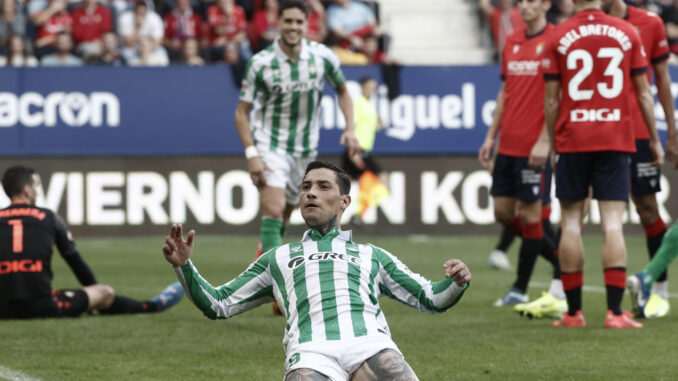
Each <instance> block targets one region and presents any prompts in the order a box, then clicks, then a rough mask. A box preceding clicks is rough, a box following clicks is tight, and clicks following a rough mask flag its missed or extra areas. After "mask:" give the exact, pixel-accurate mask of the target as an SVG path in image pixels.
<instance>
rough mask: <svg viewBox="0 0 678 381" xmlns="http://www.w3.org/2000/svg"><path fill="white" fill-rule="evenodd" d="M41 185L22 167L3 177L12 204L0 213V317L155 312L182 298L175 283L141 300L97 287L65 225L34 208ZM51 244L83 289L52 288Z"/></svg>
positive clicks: (106, 287) (21, 317)
mask: <svg viewBox="0 0 678 381" xmlns="http://www.w3.org/2000/svg"><path fill="white" fill-rule="evenodd" d="M40 184H41V183H40V177H39V176H38V174H37V173H35V171H34V170H32V169H30V168H26V167H22V166H16V167H12V168H9V169H8V170H7V171H5V173H4V174H3V176H2V187H3V189H4V190H5V193H7V196H9V198H10V199H11V201H12V204H11V205H10V206H9V207H8V208H5V209H1V210H0V319H26V318H47V317H76V316H78V315H80V314H82V313H83V312H85V311H89V310H98V311H99V312H101V313H107V314H125V313H142V312H157V311H162V310H165V309H167V308H169V307H171V306H173V305H174V304H176V303H177V302H178V301H179V300H180V299H181V297H182V296H183V294H184V293H183V290H182V288H181V286H180V285H179V283H178V282H177V283H174V284H172V285H170V286H168V287H167V288H166V289H165V290H163V291H162V292H161V293H160V294H159V295H158V296H156V297H154V298H152V299H151V300H148V301H145V302H139V301H136V300H133V299H129V298H126V297H124V296H119V295H116V294H115V292H114V291H113V288H111V286H107V285H104V284H98V283H97V281H96V278H95V277H94V273H92V270H90V268H89V266H87V264H86V263H85V261H84V260H83V259H82V257H81V256H80V254H79V253H78V250H77V248H76V247H75V243H74V242H73V237H72V236H71V233H70V232H69V231H68V228H67V227H66V224H65V223H64V221H63V220H62V219H61V218H60V217H59V216H58V215H56V214H55V213H53V212H52V211H50V210H49V209H45V208H39V207H37V206H35V200H36V198H37V195H38V189H39V187H40ZM55 244H56V246H57V248H58V249H59V253H60V254H61V256H62V257H63V258H64V260H66V263H68V265H69V266H70V268H71V269H72V270H73V272H74V273H75V276H76V277H77V278H78V281H80V283H81V284H82V285H83V286H84V287H83V288H81V289H77V290H52V266H51V262H52V248H53V246H54V245H55Z"/></svg>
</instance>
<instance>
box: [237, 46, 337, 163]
mask: <svg viewBox="0 0 678 381" xmlns="http://www.w3.org/2000/svg"><path fill="white" fill-rule="evenodd" d="M301 44H302V45H301V46H302V47H301V53H300V55H299V59H298V60H297V61H296V62H292V61H291V60H290V59H289V58H288V57H287V55H285V53H284V52H283V51H282V49H281V48H280V45H279V38H278V39H276V40H275V41H274V42H273V44H271V45H270V46H269V47H268V48H267V49H265V50H262V51H261V52H259V53H257V54H256V55H254V57H252V59H251V60H250V61H249V62H248V64H247V69H245V75H244V79H243V82H242V87H241V90H240V100H241V101H243V102H247V103H251V104H252V105H253V112H252V118H251V123H250V125H251V129H252V137H253V138H254V144H255V146H256V147H257V149H259V150H265V151H270V152H277V153H280V154H288V155H291V156H294V157H303V158H306V157H315V156H316V154H317V148H318V135H319V133H320V118H319V117H318V115H319V113H320V101H321V99H322V92H323V87H324V79H325V78H327V80H328V81H329V82H330V84H331V85H332V87H334V88H335V89H337V88H339V87H340V86H341V85H343V84H344V82H345V79H344V75H343V73H342V72H341V68H340V67H339V58H338V57H337V55H336V54H334V52H332V50H330V49H329V48H328V47H327V46H325V45H323V44H319V43H317V42H314V41H308V40H306V39H302V41H301Z"/></svg>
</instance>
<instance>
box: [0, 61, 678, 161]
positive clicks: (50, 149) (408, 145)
mask: <svg viewBox="0 0 678 381" xmlns="http://www.w3.org/2000/svg"><path fill="white" fill-rule="evenodd" d="M671 71H672V74H673V77H674V78H678V70H675V69H674V68H671ZM344 73H345V75H346V78H347V79H348V81H349V82H348V83H349V89H350V90H351V92H352V94H354V95H356V94H357V93H358V91H359V87H358V84H357V81H358V80H359V79H360V78H361V77H364V76H371V77H374V78H377V79H378V80H379V81H381V70H380V68H379V67H376V66H364V67H345V68H344ZM499 84H500V83H499V68H498V67H497V66H477V67H430V66H416V67H403V68H402V69H401V71H400V90H401V92H400V95H399V96H398V97H396V98H395V99H391V100H389V97H388V96H387V90H386V86H385V85H383V84H382V85H380V87H379V91H378V96H377V99H376V100H375V107H377V110H378V111H379V115H380V117H381V118H382V120H383V121H384V125H385V128H384V129H383V130H382V131H380V132H379V134H378V137H377V143H376V145H375V152H377V153H381V154H411V155H431V154H475V153H476V152H477V149H478V147H480V145H481V143H482V141H483V139H484V136H485V133H486V131H487V127H488V125H489V124H490V122H491V119H492V112H493V111H494V106H495V97H496V93H497V91H498V89H499ZM238 91H239V89H238V86H236V84H235V83H234V81H233V79H232V75H231V72H230V68H229V67H227V66H210V67H201V68H189V67H167V68H102V67H83V68H33V69H30V68H25V69H23V68H22V69H5V68H3V69H0V155H4V156H16V155H22V156H55V155H56V156H92V155H95V156H136V155H151V156H162V155H214V154H217V155H242V151H243V149H242V146H241V144H240V141H239V140H238V136H237V134H236V130H235V126H234V124H233V114H234V111H235V107H236V105H237V103H238ZM322 107H323V111H322V114H321V129H322V130H321V134H320V147H319V151H320V152H321V153H324V154H336V153H339V152H341V150H342V147H341V146H339V144H338V142H339V137H340V135H341V132H342V130H343V126H344V122H343V117H342V116H341V113H340V111H339V108H338V106H337V104H336V100H335V98H334V93H333V92H332V90H331V89H330V88H329V86H327V85H326V91H325V96H324V97H323V100H322ZM541 107H542V105H541V104H535V105H534V108H535V110H534V111H535V113H536V112H539V110H540V108H541ZM657 117H658V121H659V123H658V125H659V127H660V129H661V128H662V127H663V126H665V123H662V120H663V113H662V112H661V109H660V108H658V109H657Z"/></svg>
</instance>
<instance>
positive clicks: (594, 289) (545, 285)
mask: <svg viewBox="0 0 678 381" xmlns="http://www.w3.org/2000/svg"><path fill="white" fill-rule="evenodd" d="M530 286H536V287H540V288H549V287H550V286H551V283H543V282H530ZM584 291H587V292H596V293H599V294H604V293H605V288H604V287H599V286H584ZM669 298H674V299H678V294H675V293H669Z"/></svg>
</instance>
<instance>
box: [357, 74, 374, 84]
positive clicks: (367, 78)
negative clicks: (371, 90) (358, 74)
mask: <svg viewBox="0 0 678 381" xmlns="http://www.w3.org/2000/svg"><path fill="white" fill-rule="evenodd" d="M369 81H375V82H376V81H377V80H376V79H375V78H372V77H370V76H369V75H366V76H364V77H362V78H360V80H359V81H358V83H360V86H365V84H366V83H367V82H369Z"/></svg>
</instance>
